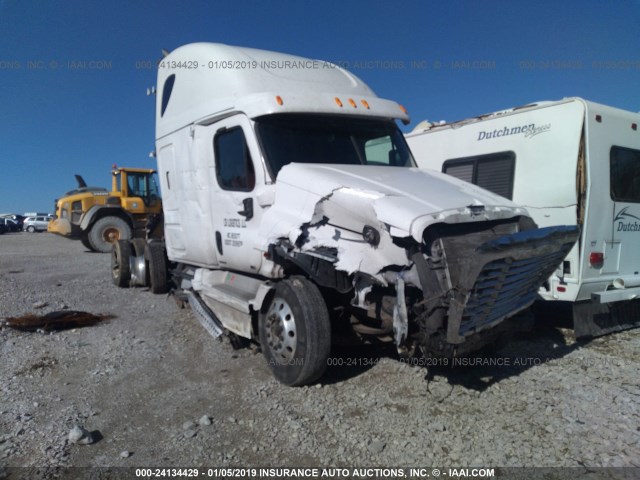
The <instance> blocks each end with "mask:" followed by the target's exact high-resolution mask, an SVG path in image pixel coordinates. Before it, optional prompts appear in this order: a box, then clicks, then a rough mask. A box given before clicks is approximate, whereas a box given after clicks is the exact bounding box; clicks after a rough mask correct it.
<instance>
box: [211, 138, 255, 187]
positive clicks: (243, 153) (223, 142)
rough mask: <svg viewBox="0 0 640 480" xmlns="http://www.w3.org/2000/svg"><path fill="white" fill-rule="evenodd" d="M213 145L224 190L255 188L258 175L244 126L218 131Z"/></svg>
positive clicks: (219, 180)
mask: <svg viewBox="0 0 640 480" xmlns="http://www.w3.org/2000/svg"><path fill="white" fill-rule="evenodd" d="M213 146H214V152H215V157H216V174H217V176H218V183H219V184H220V186H221V187H222V188H223V189H224V190H240V191H245V192H248V191H250V190H253V187H254V186H255V183H256V181H255V178H256V175H255V171H254V169H253V162H252V161H251V154H250V153H249V148H248V147H247V142H246V140H245V138H244V132H243V131H242V128H240V127H235V128H232V129H229V130H223V131H222V132H221V133H218V134H217V135H216V136H215V137H214V139H213Z"/></svg>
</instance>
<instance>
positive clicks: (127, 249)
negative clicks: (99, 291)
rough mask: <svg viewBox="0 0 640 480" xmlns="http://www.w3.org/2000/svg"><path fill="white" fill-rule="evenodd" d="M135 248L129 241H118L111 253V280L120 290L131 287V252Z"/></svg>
mask: <svg viewBox="0 0 640 480" xmlns="http://www.w3.org/2000/svg"><path fill="white" fill-rule="evenodd" d="M132 250H133V248H132V246H131V243H130V242H129V240H118V241H117V242H116V243H115V244H114V245H113V250H112V252H111V280H113V284H114V285H115V286H117V287H120V288H125V287H128V286H129V281H130V280H131V267H130V266H129V260H131V252H132Z"/></svg>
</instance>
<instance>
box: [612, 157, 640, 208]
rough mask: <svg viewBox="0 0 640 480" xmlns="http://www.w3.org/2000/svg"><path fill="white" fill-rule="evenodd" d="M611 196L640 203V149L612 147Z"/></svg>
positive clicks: (617, 199) (615, 198) (618, 200)
mask: <svg viewBox="0 0 640 480" xmlns="http://www.w3.org/2000/svg"><path fill="white" fill-rule="evenodd" d="M610 160H611V198H612V199H613V200H614V201H616V202H631V203H640V150H633V149H631V148H625V147H616V146H614V147H611V154H610Z"/></svg>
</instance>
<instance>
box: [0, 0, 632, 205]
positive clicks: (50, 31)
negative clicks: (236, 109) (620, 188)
mask: <svg viewBox="0 0 640 480" xmlns="http://www.w3.org/2000/svg"><path fill="white" fill-rule="evenodd" d="M639 25H640V1H639V0H618V1H594V0H584V1H577V0H571V1H561V2H558V1H530V0H527V1H510V2H507V1H492V0H484V1H474V0H469V1H454V2H435V1H424V0H423V1H416V0H411V1H402V2H392V1H376V0H373V1H364V0H362V1H346V0H343V1H334V0H325V1H322V2H321V1H294V0H279V1H266V0H261V1H247V0H234V1H216V0H213V1H193V0H192V1H185V2H182V1H181V2H178V1H175V2H166V1H137V2H135V1H134V2H130V1H127V2H121V1H110V2H96V1H76V0H60V1H44V0H42V1H33V0H32V1H29V0H26V1H17V0H0V99H1V107H0V108H1V110H0V164H1V166H2V176H1V177H0V178H1V179H2V182H1V186H0V213H2V212H15V213H22V212H25V211H52V209H53V201H54V199H55V198H56V197H58V196H60V195H62V194H63V193H64V192H65V191H67V190H69V189H71V188H73V187H74V186H75V180H74V178H73V174H74V173H80V174H82V175H84V177H85V179H86V180H87V183H89V184H91V185H96V186H105V187H107V186H108V185H109V182H110V176H109V170H110V167H111V165H112V164H113V163H117V164H118V165H122V166H137V167H144V166H154V160H153V159H150V158H148V153H149V152H150V151H151V150H153V148H154V99H153V97H147V96H146V94H145V91H146V88H147V87H150V86H152V85H155V71H154V69H153V68H145V65H147V64H146V63H145V62H153V61H155V60H157V59H158V58H159V57H160V51H161V49H162V48H165V49H168V50H172V49H174V48H176V47H178V46H180V45H183V44H186V43H191V42H195V41H211V42H221V43H227V44H231V45H241V46H249V47H255V48H263V49H267V50H275V51H282V52H286V53H293V54H297V55H301V56H304V57H311V58H316V59H322V60H330V61H333V62H336V63H340V64H342V65H348V66H351V68H350V70H351V71H353V72H354V73H355V74H356V75H358V76H359V77H360V78H362V79H363V80H364V81H365V82H367V83H368V84H369V85H370V86H371V87H372V88H373V89H374V91H376V93H377V94H378V95H379V96H382V97H386V98H391V99H393V100H397V101H398V102H400V103H402V104H403V105H404V106H405V107H407V109H408V110H409V113H410V115H411V117H412V123H411V124H410V125H409V126H408V127H406V128H405V130H410V129H411V128H413V126H415V125H416V124H417V123H418V122H419V121H420V120H424V119H429V120H442V119H446V120H457V119H461V118H465V117H469V116H473V115H477V114H481V113H486V112H490V111H494V110H500V109H503V108H508V107H512V106H517V105H522V104H526V103H530V102H533V101H536V100H556V99H560V98H562V97H566V96H581V97H584V98H587V99H589V100H593V101H596V102H600V103H605V104H609V105H613V106H616V107H620V108H624V109H627V110H632V111H640V28H639ZM80 62H86V64H82V63H80ZM90 62H93V63H90Z"/></svg>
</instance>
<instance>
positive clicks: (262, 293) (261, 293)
mask: <svg viewBox="0 0 640 480" xmlns="http://www.w3.org/2000/svg"><path fill="white" fill-rule="evenodd" d="M273 289H274V285H273V284H272V283H271V282H265V283H263V284H262V285H260V286H259V287H258V291H257V292H256V296H255V297H254V298H253V299H252V300H249V305H250V306H251V309H252V311H253V312H255V313H259V312H261V311H262V310H263V309H264V308H267V307H268V306H269V305H268V303H269V302H270V301H271V297H272V295H270V294H271V292H272V291H273ZM252 317H253V318H252V322H251V323H252V325H251V327H252V329H253V333H254V334H255V336H256V338H257V334H258V323H257V320H258V316H257V315H253V316H252Z"/></svg>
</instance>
